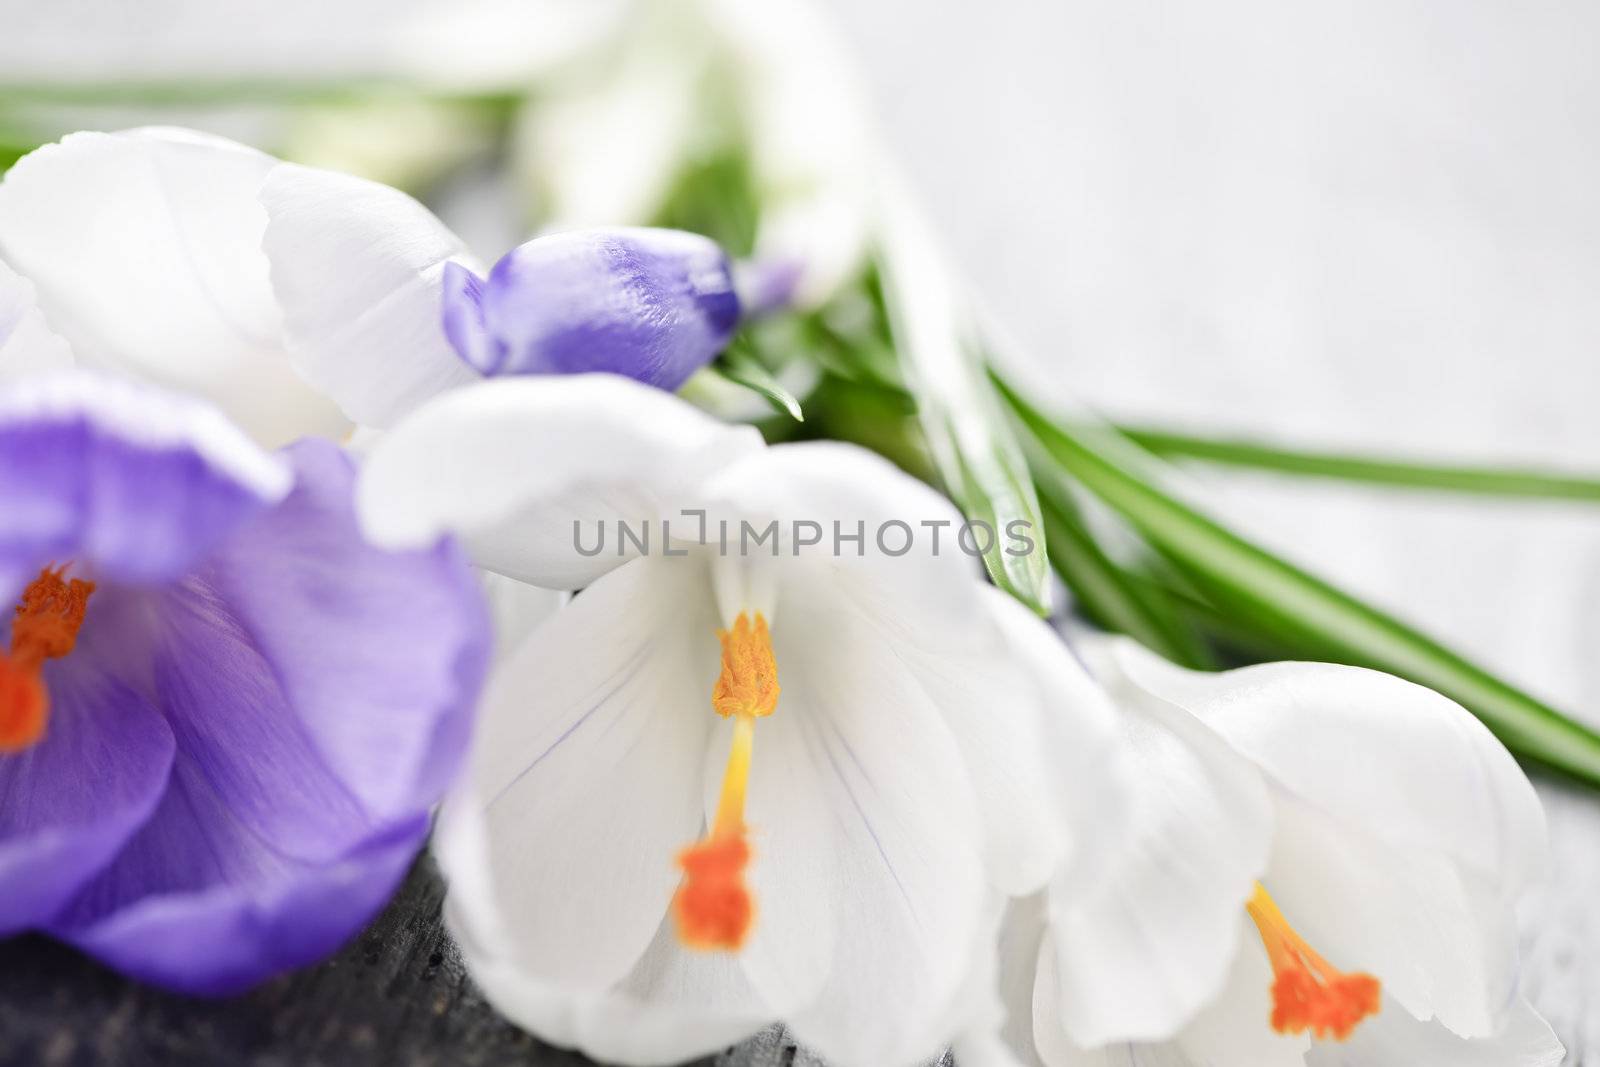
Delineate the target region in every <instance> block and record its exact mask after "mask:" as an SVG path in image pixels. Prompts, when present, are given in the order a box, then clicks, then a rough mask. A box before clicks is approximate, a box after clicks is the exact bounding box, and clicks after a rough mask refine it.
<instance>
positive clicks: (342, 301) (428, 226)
mask: <svg viewBox="0 0 1600 1067" xmlns="http://www.w3.org/2000/svg"><path fill="white" fill-rule="evenodd" d="M260 198H261V204H262V205H263V207H264V208H265V209H266V213H267V225H266V231H265V235H264V237H263V239H262V248H263V250H264V251H265V252H266V255H267V259H268V260H269V261H270V263H271V272H272V288H273V291H274V292H275V293H276V294H277V299H278V303H279V304H280V305H281V307H282V311H283V325H284V333H285V335H286V336H287V338H288V342H289V351H290V358H291V360H292V362H293V364H294V367H295V369H296V370H298V371H299V372H300V375H301V376H302V377H303V378H304V379H305V380H306V381H307V382H309V383H311V385H313V386H315V387H316V388H317V389H320V390H321V391H322V392H324V393H326V394H327V395H328V396H330V397H332V398H333V400H334V402H335V403H337V404H338V405H339V407H340V409H341V410H343V412H344V413H345V415H346V416H348V417H349V418H351V419H353V420H355V421H356V422H358V423H361V424H363V425H365V426H374V427H380V428H386V427H388V426H391V425H393V424H394V422H395V421H396V420H397V419H399V418H400V416H402V415H404V414H405V413H406V412H408V411H410V410H411V409H412V408H414V407H416V406H417V405H418V404H420V403H422V402H423V401H424V400H427V399H428V398H429V397H432V396H434V395H436V394H438V393H441V392H444V391H445V390H447V389H453V388H457V387H459V386H462V385H466V384H469V383H471V382H475V381H477V380H478V378H479V375H478V374H477V373H475V372H474V371H473V369H472V368H471V367H469V366H468V365H467V364H466V363H465V362H463V361H462V360H461V359H460V358H459V357H457V355H456V354H455V352H454V350H453V349H452V348H451V347H450V343H449V342H448V341H447V340H446V338H445V335H444V330H443V328H442V326H441V325H440V315H441V313H442V310H443V288H444V287H443V279H444V273H445V268H446V265H447V264H448V263H449V262H450V261H452V260H458V259H464V258H466V256H467V252H466V248H465V246H463V245H462V243H461V239H460V238H458V237H457V236H456V235H455V234H453V233H451V232H450V230H449V229H447V228H446V227H445V225H444V223H442V222H440V221H439V220H438V219H437V218H435V217H434V215H433V213H432V212H430V211H429V210H428V209H427V208H425V207H423V206H422V205H421V204H419V203H417V202H416V201H415V200H413V199H412V198H411V197H409V196H407V195H406V194H405V193H402V192H400V191H399V190H398V189H391V188H390V187H389V186H387V185H381V184H379V183H377V182H371V181H367V180H366V179H364V178H356V177H353V176H351V175H348V174H338V173H335V172H333V171H325V170H314V169H312V168H310V167H301V166H297V165H295V164H290V163H284V164H279V165H278V166H276V167H274V168H273V169H272V170H271V172H270V173H269V174H267V176H266V180H265V181H264V183H263V184H262V185H261V192H260Z"/></svg>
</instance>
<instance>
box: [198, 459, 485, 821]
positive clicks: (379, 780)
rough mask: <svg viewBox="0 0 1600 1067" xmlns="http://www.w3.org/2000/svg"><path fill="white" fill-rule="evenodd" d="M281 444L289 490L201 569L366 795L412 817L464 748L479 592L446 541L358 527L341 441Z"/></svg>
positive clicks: (477, 682)
mask: <svg viewBox="0 0 1600 1067" xmlns="http://www.w3.org/2000/svg"><path fill="white" fill-rule="evenodd" d="M282 455H284V456H285V458H287V459H288V460H289V462H290V463H291V464H292V465H293V468H294V472H295V488H294V492H293V493H292V494H290V496H289V497H288V498H287V499H286V500H284V502H283V503H282V504H280V505H279V506H277V507H276V508H273V509H272V510H271V511H270V512H268V513H266V514H265V515H263V516H261V517H260V518H259V519H257V520H256V521H255V522H252V523H250V524H249V525H248V526H246V527H244V528H243V529H241V530H240V531H239V532H238V533H237V534H236V535H235V536H234V537H233V538H231V539H230V540H229V541H228V543H227V544H225V545H224V546H223V548H222V550H221V551H220V552H219V553H218V554H217V557H216V558H215V559H213V560H212V562H211V564H210V566H209V567H208V568H207V571H206V575H205V579H206V582H207V583H208V585H209V586H210V587H211V589H213V590H214V591H215V593H216V595H217V596H218V597H220V598H221V599H222V600H223V601H225V602H226V603H227V605H228V608H229V610H230V611H231V613H232V614H233V616H234V617H235V618H236V619H237V620H238V623H239V625H240V626H241V627H243V628H244V629H245V631H247V632H248V634H249V636H250V639H251V641H252V642H253V644H254V645H255V647H256V648H258V649H259V650H260V651H261V653H262V655H264V656H265V657H267V658H268V659H269V660H270V661H271V662H272V664H273V673H274V674H275V676H276V678H277V680H278V683H279V684H280V685H281V686H282V688H283V691H284V693H285V695H286V696H287V697H288V699H289V700H290V702H291V703H292V704H293V706H294V709H295V713H296V715H297V717H298V719H299V722H300V728H301V729H302V730H303V732H304V733H305V735H306V736H307V737H308V738H309V740H310V741H311V743H312V744H313V745H314V746H315V748H316V749H317V751H318V753H319V754H320V756H321V758H322V760H323V761H324V762H326V763H327V765H328V766H329V768H330V769H331V770H332V771H333V772H334V774H336V775H337V777H338V778H339V780H340V781H341V782H343V783H344V785H345V786H346V788H348V789H349V790H350V792H351V793H352V794H353V795H354V796H355V797H356V799H357V800H358V801H359V802H360V804H361V806H362V808H363V809H364V810H365V811H366V812H368V813H369V814H370V815H372V816H374V817H376V818H379V819H406V818H409V817H410V816H411V815H413V814H415V813H417V812H421V811H425V810H427V809H428V808H429V807H431V806H432V805H433V803H435V802H436V801H437V800H438V798H439V797H440V796H441V795H442V794H443V793H444V791H445V789H446V788H447V787H448V786H449V784H450V782H451V781H452V780H453V778H454V777H455V774H456V772H457V770H458V769H459V768H460V766H461V763H462V761H463V759H464V757H465V755H466V749H467V741H468V734H469V731H470V728H471V724H472V718H473V711H474V708H475V706H476V703H477V698H478V695H479V690H480V688H481V686H482V682H483V678H484V674H485V672H486V670H487V666H488V659H489V651H490V643H491V635H490V629H489V618H488V614H487V612H486V611H485V608H484V604H483V598H482V594H481V592H480V590H479V588H478V585H477V582H476V580H475V577H474V575H473V573H472V571H471V570H470V568H469V567H468V566H467V564H466V561H465V560H464V559H463V558H462V555H461V553H460V551H459V550H458V549H457V548H456V547H455V545H454V544H452V543H449V542H443V543H439V544H435V545H430V546H427V547H424V548H419V549H416V550H413V551H408V552H391V551H386V550H384V549H380V548H376V547H374V546H372V545H371V544H369V543H367V542H366V541H365V539H363V537H362V536H361V531H360V529H359V527H358V524H357V522H356V516H355V505H354V500H353V497H354V492H355V481H356V470H355V467H354V465H353V464H352V463H351V461H350V459H349V457H347V456H345V455H344V454H343V453H342V452H341V451H340V450H339V448H338V447H337V446H335V445H334V444H332V443H331V442H329V441H319V440H306V441H301V442H299V443H298V444H295V445H292V446H290V447H289V448H287V449H285V450H284V451H283V453H282Z"/></svg>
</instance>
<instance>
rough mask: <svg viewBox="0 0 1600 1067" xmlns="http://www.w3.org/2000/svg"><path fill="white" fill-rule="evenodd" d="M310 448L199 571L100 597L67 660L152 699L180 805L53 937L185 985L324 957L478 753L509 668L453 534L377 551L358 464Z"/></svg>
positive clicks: (327, 446)
mask: <svg viewBox="0 0 1600 1067" xmlns="http://www.w3.org/2000/svg"><path fill="white" fill-rule="evenodd" d="M289 458H290V460H291V461H292V463H293V468H294V472H295V475H296V480H295V486H294V490H293V492H292V493H291V494H290V495H289V497H288V498H286V499H285V500H284V501H283V502H282V503H280V504H278V505H277V506H276V507H274V508H272V509H270V510H268V511H267V512H265V513H264V514H262V515H259V516H257V517H256V518H255V519H254V520H253V521H251V522H249V523H246V524H243V525H242V526H241V527H240V528H239V529H237V530H235V531H234V532H233V533H232V534H231V535H230V536H228V537H227V538H225V539H224V540H223V541H222V542H221V543H220V544H219V545H217V546H216V547H215V549H214V550H213V551H212V552H211V553H209V555H208V556H207V557H206V558H205V560H204V561H203V563H201V564H200V565H198V566H196V567H195V568H193V569H192V571H191V572H190V573H188V574H186V575H184V576H183V577H181V578H178V579H176V580H174V581H172V582H169V583H166V584H163V585H162V586H159V587H156V588H135V589H129V588H126V587H122V586H111V587H108V588H105V589H101V590H97V591H96V593H95V600H94V603H93V604H92V605H91V607H90V610H89V613H88V615H87V617H86V618H87V621H86V624H85V626H84V629H83V632H82V634H81V635H80V641H79V647H78V648H77V649H75V650H74V651H73V653H72V655H71V656H69V657H66V658H65V659H64V660H63V661H62V663H61V665H60V670H62V671H77V670H80V669H88V668H92V667H98V668H99V669H101V670H104V671H105V672H106V673H108V674H110V675H112V676H114V677H118V678H120V679H122V680H124V681H125V682H126V683H127V684H128V685H129V686H130V687H137V688H139V689H140V691H141V692H145V693H147V694H148V695H149V698H150V700H151V701H152V703H154V704H155V705H156V707H157V708H158V709H159V711H160V713H161V715H162V716H163V717H164V718H165V720H166V723H167V725H168V726H170V728H171V732H172V735H173V737H174V738H175V741H176V754H175V757H174V759H173V769H172V773H171V775H170V778H169V780H168V783H167V789H166V791H165V795H164V796H163V797H162V800H161V803H160V806H159V807H157V808H156V809H155V811H154V813H153V814H152V815H151V816H150V817H149V818H148V819H147V820H146V821H145V822H144V824H143V825H142V826H141V828H140V829H139V831H138V833H137V834H136V835H134V836H133V837H132V838H131V839H130V840H129V841H128V842H127V844H126V845H125V846H124V847H123V848H122V850H121V852H120V853H119V854H118V855H117V856H116V858H115V860H114V861H113V862H111V863H110V864H109V865H108V866H106V867H105V868H104V869H103V870H101V871H100V872H99V873H98V874H97V875H96V877H95V878H94V879H93V880H91V881H90V882H89V883H88V884H87V885H86V886H85V887H84V888H83V890H82V891H81V892H80V893H79V895H78V896H77V897H76V898H75V899H74V900H73V901H72V903H71V906H70V907H69V908H67V909H66V910H65V911H63V912H62V913H61V914H60V915H58V916H56V917H55V918H54V919H53V920H52V922H51V926H50V929H51V930H52V932H54V933H56V934H57V935H58V936H60V937H62V938H64V939H66V940H69V941H71V942H72V943H74V944H77V945H79V946H80V947H82V948H84V949H85V950H87V951H89V952H92V953H94V954H95V955H98V956H100V957H101V958H102V959H105V960H106V961H107V962H109V963H111V964H113V965H114V966H116V967H118V968H120V969H122V970H123V971H125V972H127V973H130V974H133V975H135V976H138V977H141V978H144V979H147V980H149V981H153V982H157V983H160V984H162V985H167V986H171V987H174V988H178V989H182V990H186V991H192V992H200V993H226V992H232V991H235V990H238V989H241V988H243V987H245V986H247V985H250V984H252V983H254V982H257V981H259V980H261V979H263V978H265V977H267V976H269V975H271V974H274V973H276V972H277V971H279V970H282V969H285V968H289V967H293V966H298V965H301V964H304V963H308V962H311V961H312V960H315V959H318V958H320V957H322V956H324V955H326V954H327V953H329V952H331V951H332V950H333V949H334V948H336V947H337V946H338V945H339V944H340V943H341V942H342V941H343V940H345V939H346V938H348V937H349V936H350V935H352V934H353V933H355V931H356V930H358V929H359V928H360V927H361V925H363V924H364V923H365V922H366V921H367V920H368V919H370V918H371V917H372V915H373V914H374V913H375V912H376V911H377V910H378V908H379V907H381V906H382V904H383V903H384V902H385V901H386V900H387V899H388V897H389V895H390V893H391V892H392V891H393V888H394V886H395V885H396V884H397V882H398V880H399V879H400V878H401V877H402V876H403V875H404V873H405V870H406V868H407V866H408V864H409V863H410V860H411V858H412V857H413V856H414V855H415V853H416V850H417V848H418V847H419V846H420V845H421V843H422V840H423V837H424V835H425V834H426V832H427V828H428V815H429V811H430V810H431V808H432V806H433V804H434V803H435V802H436V801H437V799H438V797H439V795H440V794H441V793H442V791H443V789H444V786H445V784H446V781H447V779H448V778H449V777H450V776H451V774H452V773H453V771H454V770H455V768H456V766H457V765H458V763H459V761H460V757H461V756H462V754H463V750H464V748H465V742H466V734H467V727H468V723H469V721H470V714H471V711H472V707H473V704H474V700H475V697H476V694H477V690H478V685H479V682H480V681H481V677H482V673H483V670H484V666H485V663H486V660H487V658H488V646H489V635H488V632H487V619H486V613H485V611H484V608H483V605H482V603H481V599H480V596H479V593H478V590H477V588H476V585H475V583H474V581H473V578H472V575H471V572H470V571H469V570H468V568H467V566H466V564H465V563H464V562H463V561H462V560H461V559H460V558H459V557H458V556H457V555H456V554H455V553H454V552H453V551H452V550H451V549H450V548H449V546H448V545H446V546H436V547H434V548H433V549H430V550H424V551H418V552H414V553H409V554H397V553H388V552H384V551H382V550H379V549H375V548H373V547H371V546H370V545H368V544H366V543H365V542H364V541H362V540H361V538H360V536H359V534H358V532H357V528H356V523H355V517H354V513H353V506H352V503H351V495H352V483H353V481H354V471H353V469H352V467H351V465H350V463H349V461H348V460H347V459H346V458H345V457H343V456H342V455H341V454H340V453H339V451H338V450H337V448H336V447H335V446H334V445H332V444H331V443H329V442H319V441H306V442H302V443H301V444H299V445H297V446H294V448H293V449H291V450H290V451H289ZM140 640H144V641H147V642H148V647H144V648H139V647H137V642H138V641H140Z"/></svg>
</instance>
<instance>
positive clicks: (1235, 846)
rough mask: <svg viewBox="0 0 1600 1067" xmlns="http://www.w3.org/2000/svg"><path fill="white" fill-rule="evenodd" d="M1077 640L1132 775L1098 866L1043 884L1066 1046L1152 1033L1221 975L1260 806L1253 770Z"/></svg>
mask: <svg viewBox="0 0 1600 1067" xmlns="http://www.w3.org/2000/svg"><path fill="white" fill-rule="evenodd" d="M1080 647H1086V646H1084V645H1081V644H1080ZM1086 651H1088V652H1089V653H1091V666H1092V667H1093V669H1094V671H1095V674H1096V677H1097V679H1098V680H1099V681H1101V682H1102V684H1107V683H1108V682H1109V685H1108V690H1109V693H1110V696H1111V699H1112V701H1113V702H1114V703H1115V704H1116V705H1117V707H1118V710H1119V711H1120V712H1121V713H1122V714H1121V716H1120V719H1119V729H1120V731H1121V734H1122V740H1123V743H1124V744H1125V745H1126V746H1128V749H1129V750H1130V752H1131V753H1132V758H1133V760H1134V765H1135V766H1137V767H1138V768H1139V770H1140V780H1139V786H1140V787H1139V788H1138V789H1136V790H1133V791H1132V792H1131V793H1130V795H1129V796H1128V799H1127V801H1126V805H1127V807H1126V810H1125V811H1123V812H1122V813H1121V823H1122V833H1123V835H1124V840H1123V842H1122V845H1121V847H1120V848H1119V849H1117V850H1116V851H1115V852H1114V854H1113V855H1112V856H1111V858H1110V859H1109V861H1108V862H1107V864H1106V868H1105V870H1104V871H1103V872H1101V874H1100V876H1099V877H1098V878H1091V879H1081V880H1080V879H1069V880H1068V881H1067V882H1066V883H1065V884H1063V885H1061V886H1053V887H1052V892H1051V894H1050V917H1051V926H1052V928H1053V930H1054V934H1055V944H1056V945H1057V947H1058V951H1057V953H1056V958H1055V960H1054V961H1053V963H1054V966H1055V970H1056V973H1057V974H1058V976H1059V982H1060V990H1061V998H1062V999H1061V1003H1060V1004H1059V1005H1058V1008H1059V1012H1060V1017H1061V1020H1062V1025H1063V1026H1064V1028H1065V1031H1066V1033H1068V1034H1069V1035H1070V1036H1071V1037H1072V1039H1073V1041H1074V1043H1075V1044H1077V1045H1079V1046H1080V1047H1095V1046H1099V1045H1104V1044H1108V1043H1111V1042H1123V1041H1129V1040H1135V1041H1163V1040H1165V1039H1167V1038H1170V1037H1172V1036H1173V1035H1174V1034H1176V1033H1177V1032H1178V1031H1179V1030H1180V1029H1181V1028H1182V1027H1183V1025H1185V1024H1186V1023H1187V1022H1188V1021H1189V1020H1190V1019H1191V1018H1193V1016H1194V1015H1195V1014H1196V1013H1197V1012H1198V1011H1199V1010H1200V1009H1201V1008H1202V1007H1203V1006H1204V1005H1205V1004H1207V1003H1208V1002H1210V1001H1211V1000H1212V999H1213V998H1214V997H1215V996H1216V995H1217V993H1218V991H1219V990H1220V989H1221V986H1222V982H1223V981H1224V979H1225V978H1226V975H1227V971H1228V967H1229V965H1230V961H1231V958H1232V955H1233V952H1234V947H1235V945H1236V944H1237V943H1238V938H1239V931H1240V929H1241V928H1242V926H1243V924H1244V923H1245V922H1246V919H1245V911H1244V905H1245V903H1246V901H1248V900H1249V898H1250V894H1251V891H1252V887H1253V885H1254V883H1255V880H1256V879H1257V878H1258V877H1260V875H1261V873H1262V872H1263V871H1264V870H1265V869H1266V866H1267V858H1268V848H1269V844H1270V842H1271V838H1272V830H1273V813H1272V806H1271V801H1270V799H1269V796H1268V793H1267V789H1266V786H1265V784H1264V782H1263V781H1262V778H1261V776H1260V774H1259V772H1258V771H1257V770H1256V769H1255V767H1254V766H1252V765H1251V764H1250V763H1249V762H1248V761H1246V760H1245V759H1244V758H1243V757H1242V756H1240V755H1239V754H1238V753H1237V752H1235V751H1233V749H1231V748H1230V747H1229V746H1228V745H1227V744H1226V743H1225V742H1224V741H1223V740H1222V739H1221V738H1220V737H1218V736H1217V735H1216V734H1214V733H1212V732H1211V731H1210V730H1209V729H1207V728H1206V727H1205V726H1204V725H1202V724H1201V723H1200V722H1198V721H1197V720H1196V719H1194V718H1193V717H1192V716H1190V715H1189V714H1188V713H1187V712H1185V711H1183V710H1182V709H1181V708H1178V707H1175V706H1173V705H1171V704H1168V703H1166V702H1165V701H1162V700H1160V699H1157V698H1155V697H1153V696H1151V695H1150V694H1148V693H1145V692H1143V691H1142V690H1135V689H1133V688H1131V687H1128V686H1123V685H1119V684H1118V683H1117V679H1116V678H1115V676H1114V672H1112V674H1111V675H1110V676H1108V675H1107V674H1104V673H1101V668H1102V667H1103V664H1101V662H1100V657H1099V656H1097V655H1094V654H1093V653H1094V652H1095V651H1096V650H1095V649H1094V648H1093V647H1086ZM1057 890H1059V891H1057Z"/></svg>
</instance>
